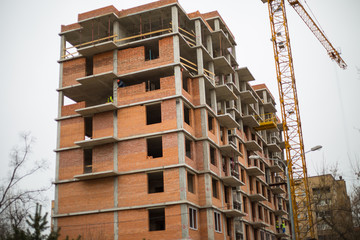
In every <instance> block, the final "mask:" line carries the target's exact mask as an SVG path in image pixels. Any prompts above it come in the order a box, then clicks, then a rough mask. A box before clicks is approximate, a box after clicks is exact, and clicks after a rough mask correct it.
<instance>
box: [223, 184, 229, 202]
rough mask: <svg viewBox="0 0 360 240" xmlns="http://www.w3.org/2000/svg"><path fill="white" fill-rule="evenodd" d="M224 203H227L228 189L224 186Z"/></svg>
mask: <svg viewBox="0 0 360 240" xmlns="http://www.w3.org/2000/svg"><path fill="white" fill-rule="evenodd" d="M224 195H225V203H229V187H227V186H224Z"/></svg>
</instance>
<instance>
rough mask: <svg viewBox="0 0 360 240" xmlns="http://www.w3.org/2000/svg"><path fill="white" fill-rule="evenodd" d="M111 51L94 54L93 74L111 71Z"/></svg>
mask: <svg viewBox="0 0 360 240" xmlns="http://www.w3.org/2000/svg"><path fill="white" fill-rule="evenodd" d="M113 60H114V59H113V51H109V52H104V53H100V54H97V55H94V58H93V62H94V70H93V71H94V75H95V74H99V73H105V72H111V71H113V69H114V67H113V62H114V61H113Z"/></svg>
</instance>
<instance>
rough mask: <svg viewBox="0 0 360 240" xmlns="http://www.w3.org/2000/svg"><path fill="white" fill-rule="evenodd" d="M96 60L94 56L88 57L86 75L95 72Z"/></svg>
mask: <svg viewBox="0 0 360 240" xmlns="http://www.w3.org/2000/svg"><path fill="white" fill-rule="evenodd" d="M93 69H94V61H93V57H92V56H91V57H87V58H86V60H85V75H86V76H91V75H93V74H94V71H93Z"/></svg>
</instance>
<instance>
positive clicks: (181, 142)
mask: <svg viewBox="0 0 360 240" xmlns="http://www.w3.org/2000/svg"><path fill="white" fill-rule="evenodd" d="M177 141H178V158H179V164H182V163H185V134H184V133H183V132H179V133H178V135H177Z"/></svg>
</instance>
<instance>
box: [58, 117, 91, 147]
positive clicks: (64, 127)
mask: <svg viewBox="0 0 360 240" xmlns="http://www.w3.org/2000/svg"><path fill="white" fill-rule="evenodd" d="M84 139H85V129H84V119H83V118H82V117H76V118H71V119H64V120H61V122H60V148H65V147H71V146H74V145H75V144H74V142H76V141H81V140H84Z"/></svg>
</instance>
